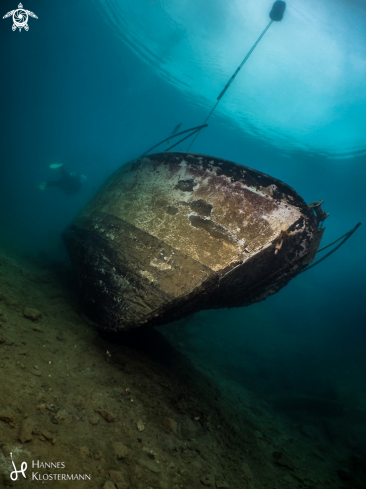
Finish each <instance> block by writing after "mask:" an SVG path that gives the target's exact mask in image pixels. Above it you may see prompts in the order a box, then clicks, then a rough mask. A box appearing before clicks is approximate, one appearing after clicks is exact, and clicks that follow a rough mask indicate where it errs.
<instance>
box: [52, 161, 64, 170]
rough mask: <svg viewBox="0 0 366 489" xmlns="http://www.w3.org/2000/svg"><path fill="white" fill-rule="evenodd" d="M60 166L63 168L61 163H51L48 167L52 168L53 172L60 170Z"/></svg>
mask: <svg viewBox="0 0 366 489" xmlns="http://www.w3.org/2000/svg"><path fill="white" fill-rule="evenodd" d="M61 166H64V164H63V163H52V165H50V168H52V170H54V169H55V168H60V167H61Z"/></svg>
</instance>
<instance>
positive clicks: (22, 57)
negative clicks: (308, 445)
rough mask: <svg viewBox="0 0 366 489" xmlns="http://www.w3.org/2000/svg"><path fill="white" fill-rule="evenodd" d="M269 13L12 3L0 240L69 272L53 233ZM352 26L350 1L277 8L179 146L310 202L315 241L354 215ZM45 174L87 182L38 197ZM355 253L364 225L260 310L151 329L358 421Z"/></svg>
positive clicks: (208, 93) (361, 187)
mask: <svg viewBox="0 0 366 489" xmlns="http://www.w3.org/2000/svg"><path fill="white" fill-rule="evenodd" d="M15 3H16V2H15ZM13 4H14V2H11V1H8V0H7V1H6V2H3V6H2V10H3V14H2V15H4V14H5V13H6V11H9V10H11V9H13V8H15V4H14V5H13ZM271 5H272V4H271V2H266V1H265V0H258V1H254V0H250V1H248V2H238V1H234V2H230V4H229V5H228V2H224V1H223V0H214V1H213V2H210V3H209V5H208V2H206V1H201V0H198V1H193V0H186V1H180V2H168V1H159V0H151V1H150V0H146V1H142V0H124V1H122V0H119V1H117V0H115V1H107V0H105V1H99V0H98V1H95V2H87V1H86V0H79V1H76V2H74V3H73V6H72V8H70V6H65V5H64V4H63V3H61V2H56V3H55V2H45V1H41V0H40V1H38V2H36V3H34V4H32V5H30V6H29V7H28V6H26V7H27V8H30V9H32V10H33V11H34V12H35V13H36V14H37V16H38V19H30V20H29V31H28V32H25V31H24V30H22V32H19V31H15V32H13V31H12V30H11V24H12V21H11V19H4V20H1V24H0V36H1V53H2V78H1V82H0V83H1V95H2V102H1V104H2V107H1V148H2V154H1V178H0V226H1V234H0V236H3V238H4V239H5V238H6V239H7V240H8V239H10V240H14V241H15V242H21V243H22V245H23V246H25V247H26V248H27V250H29V253H31V254H33V255H35V256H41V257H42V258H43V259H45V260H46V261H47V262H48V263H49V262H52V263H53V262H54V261H63V262H65V263H67V256H66V253H65V250H63V248H62V246H61V245H60V244H59V236H60V234H61V232H62V231H63V230H64V228H65V227H66V225H67V224H68V223H69V222H70V220H71V219H72V218H73V217H74V216H75V215H76V214H77V212H78V211H79V210H80V209H81V208H82V207H83V206H84V205H85V204H86V203H87V202H88V201H89V199H90V198H91V197H92V196H93V195H94V194H95V192H96V191H97V189H98V188H99V187H100V185H101V184H102V183H103V182H104V180H105V179H106V178H107V176H109V175H110V174H111V173H112V172H113V171H114V170H115V169H117V168H118V167H119V166H120V165H122V164H123V163H126V162H128V161H130V160H132V159H133V158H135V157H138V156H139V155H140V154H142V153H143V152H144V151H145V150H147V149H148V148H149V147H151V146H153V145H154V144H155V143H157V142H158V141H160V140H162V139H164V138H166V137H168V136H169V134H170V133H171V132H172V131H173V129H174V128H175V127H176V126H177V125H178V124H179V123H182V126H181V130H184V129H187V128H189V127H193V126H196V125H199V124H202V123H203V121H204V120H205V118H206V116H207V115H208V112H209V110H210V109H211V108H212V107H213V105H214V104H215V101H216V97H217V96H218V95H219V93H220V92H221V90H222V89H223V87H224V86H225V84H226V83H227V81H228V80H229V78H230V76H231V75H232V73H233V72H234V71H235V69H236V68H237V66H238V65H239V64H240V62H241V61H242V59H243V57H244V56H245V54H246V53H247V52H248V50H249V49H250V48H251V46H252V45H253V43H254V42H255V40H256V39H257V37H258V36H259V35H260V33H261V32H262V31H263V29H264V28H265V27H266V25H267V24H268V21H269V18H268V12H269V10H270V8H271ZM365 29H366V7H365V6H364V5H363V3H362V2H358V1H354V0H353V1H350V0H349V1H347V2H346V1H345V0H342V1H341V0H336V1H334V2H330V1H325V2H322V3H319V2H316V1H315V0H309V1H307V2H300V1H299V0H293V1H291V2H290V1H289V2H288V6H287V10H286V13H285V16H284V19H283V20H282V22H280V23H274V24H273V25H272V26H271V27H270V29H269V30H268V32H267V33H266V35H265V36H264V38H263V39H262V40H261V42H260V43H259V45H258V46H257V48H256V50H255V51H254V52H253V54H252V55H251V57H250V59H249V60H248V62H247V63H246V64H245V65H244V67H243V69H242V71H241V72H240V74H239V75H238V77H237V78H236V79H235V82H234V83H233V85H232V86H231V87H230V89H229V90H228V92H227V93H226V95H225V97H224V99H223V100H222V102H221V103H220V105H219V106H218V108H217V110H216V111H215V113H214V115H213V116H212V117H211V119H210V121H209V127H208V128H206V129H205V130H204V131H202V133H201V134H200V135H199V137H198V138H197V140H196V141H195V143H194V146H192V148H191V149H192V151H194V152H197V153H204V154H211V155H215V156H218V157H222V158H226V159H228V160H231V161H235V162H237V163H240V164H243V165H247V166H250V167H253V168H255V169H257V170H260V171H263V172H265V173H268V174H270V175H272V176H274V177H276V178H279V179H281V180H283V181H284V182H286V183H287V184H289V185H291V186H292V187H294V188H295V189H296V191H298V192H299V194H300V195H301V196H302V197H303V198H304V199H305V200H306V202H313V201H315V200H319V199H324V200H325V203H324V206H323V207H324V210H325V211H326V212H329V213H330V217H329V218H328V219H327V221H326V224H325V227H326V231H325V234H324V237H323V243H324V244H326V243H328V242H331V241H333V240H334V239H336V238H337V237H339V236H340V235H342V234H344V233H345V232H347V231H348V230H349V229H351V228H352V227H353V226H355V225H356V224H357V223H358V222H360V221H361V222H363V223H364V222H365V217H366V199H365V181H366V159H365V158H366V156H365V151H366V132H365V126H366V91H365V85H364V80H365V75H366V38H365V35H364V32H365ZM178 149H180V150H182V151H185V150H186V149H187V145H185V144H182V145H180V146H179V147H178ZM52 163H64V164H65V167H67V168H68V169H69V171H75V172H77V173H79V174H84V175H86V176H87V180H86V181H85V182H84V184H83V186H82V189H81V191H80V193H78V194H77V195H74V196H65V195H64V194H63V193H62V192H61V191H59V189H46V190H44V191H42V190H39V189H38V188H37V186H38V184H39V183H40V182H41V181H44V180H52V179H55V178H57V177H58V173H57V172H58V170H55V169H50V168H49V165H50V164H52ZM365 240H366V231H365V226H364V225H362V226H361V227H360V229H359V230H358V231H357V232H356V234H355V235H354V236H353V237H352V238H351V239H350V240H349V241H347V243H346V244H345V245H344V246H343V247H342V248H341V249H340V250H339V251H338V252H337V253H335V254H334V255H332V256H331V257H330V258H329V259H327V260H326V261H325V262H324V263H322V264H320V265H319V266H318V267H316V268H314V269H313V270H311V271H309V272H307V273H304V274H302V275H301V276H299V277H297V278H296V279H294V280H293V281H292V282H291V283H290V284H289V285H288V286H287V287H286V288H285V289H283V290H282V291H281V292H280V293H278V294H277V295H275V296H273V297H271V298H269V299H268V300H266V301H265V302H263V303H260V304H256V305H255V306H251V307H250V308H248V309H238V310H222V311H219V312H218V313H217V312H215V313H212V312H205V313H200V314H198V315H197V316H195V317H194V318H193V319H192V320H191V321H190V322H189V323H188V324H186V325H185V326H184V328H181V327H179V326H176V325H174V326H172V327H171V329H170V330H169V328H170V327H169V326H166V327H164V332H166V334H167V335H169V336H171V339H172V341H173V342H176V343H180V344H181V348H182V351H184V352H185V353H186V354H187V355H189V354H190V353H191V352H192V353H194V355H196V356H197V355H198V356H200V357H201V359H202V360H203V361H205V362H207V363H208V364H209V363H210V362H212V363H215V365H218V366H219V367H220V368H221V369H223V371H225V372H226V373H227V374H228V375H229V376H231V378H233V379H235V381H237V382H238V383H240V384H242V385H245V386H246V387H247V388H249V389H253V390H254V391H255V392H256V393H257V394H258V395H260V396H264V398H266V396H267V397H269V396H273V395H275V394H276V395H278V396H280V395H281V396H288V395H290V394H291V395H296V396H298V395H305V396H312V397H316V398H322V397H324V398H327V399H328V398H332V399H338V400H342V402H343V401H345V402H346V403H347V402H348V403H349V404H350V405H351V407H354V406H357V407H358V408H359V409H361V410H365V411H366V398H365V394H364V393H365V389H366V383H365V378H366V375H365V374H366V362H365V358H366V328H365V326H366V313H365V292H366V289H365V276H366V259H365ZM347 422H348V420H347ZM356 432H357V444H358V445H357V446H361V447H362V448H363V449H365V445H366V444H365V441H364V439H363V440H362V438H363V436H364V435H365V434H366V428H365V423H364V422H363V423H361V424H358V425H357V428H356V427H355V426H354V425H352V424H351V423H350V424H349V433H351V434H352V436H355V437H356V434H355V433H356ZM360 434H361V435H362V436H361V435H360Z"/></svg>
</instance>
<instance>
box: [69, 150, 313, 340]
mask: <svg viewBox="0 0 366 489" xmlns="http://www.w3.org/2000/svg"><path fill="white" fill-rule="evenodd" d="M64 241H65V244H66V247H67V249H68V252H69V255H70V258H71V261H72V264H73V267H74V269H75V272H76V276H77V279H78V283H79V290H80V298H81V302H82V305H83V307H84V310H85V312H86V314H87V315H88V316H89V318H90V319H91V320H92V321H94V322H95V323H97V324H98V325H99V326H100V327H102V328H105V329H108V330H113V331H123V330H128V329H131V328H136V327H139V326H143V325H146V326H147V325H158V324H165V323H169V322H171V321H175V320H178V319H181V318H183V317H185V316H187V315H189V314H192V313H194V312H197V311H199V310H202V309H212V308H222V307H239V306H245V305H249V304H252V303H253V302H257V301H260V300H263V299H265V298H266V297H268V296H269V295H271V294H274V293H275V292H277V291H278V290H279V289H281V288H282V287H283V286H284V285H286V284H287V283H288V281H289V280H290V279H291V278H292V277H294V276H295V275H297V274H298V273H299V272H300V271H301V270H302V268H304V266H305V265H306V264H307V263H308V262H309V256H310V255H311V258H313V255H314V244H315V245H316V248H317V246H318V245H319V242H320V239H319V230H318V221H317V218H316V217H315V215H314V213H313V212H312V211H311V210H310V209H309V208H308V207H307V205H306V203H305V202H304V200H303V199H302V198H301V197H300V196H299V195H298V194H297V193H296V192H295V191H294V190H293V189H292V188H291V187H289V186H288V185H286V184H284V183H283V182H281V181H279V180H277V179H275V178H272V177H270V176H268V175H265V174H263V173H260V172H258V171H256V170H253V169H251V168H248V167H245V166H242V165H237V164H235V163H232V162H229V161H226V160H222V159H219V158H215V157H211V156H205V155H198V154H191V153H159V154H155V155H150V156H148V157H145V158H141V159H138V160H135V161H133V162H131V163H129V164H127V165H124V166H122V167H121V168H120V169H119V170H117V171H116V172H115V173H114V174H113V175H112V176H111V177H110V178H109V179H108V180H107V182H106V183H105V184H104V186H103V187H102V188H101V190H100V191H99V193H98V194H97V195H96V197H94V198H93V200H92V201H91V202H90V203H89V204H88V205H87V206H86V207H85V208H84V209H83V211H82V212H81V213H80V214H79V216H78V217H77V218H76V219H75V221H74V222H73V223H72V224H71V225H70V226H69V227H68V229H67V230H66V231H65V233H64ZM312 242H313V246H311V245H312ZM309 249H310V250H311V253H309Z"/></svg>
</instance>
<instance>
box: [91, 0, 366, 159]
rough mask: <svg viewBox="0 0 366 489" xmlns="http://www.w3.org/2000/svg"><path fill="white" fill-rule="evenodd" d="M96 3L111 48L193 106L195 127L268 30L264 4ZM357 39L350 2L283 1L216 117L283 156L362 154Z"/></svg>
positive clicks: (363, 10) (365, 110) (362, 13)
mask: <svg viewBox="0 0 366 489" xmlns="http://www.w3.org/2000/svg"><path fill="white" fill-rule="evenodd" d="M99 2H100V3H101V5H102V7H103V9H102V10H103V12H104V13H105V16H106V18H107V19H108V21H109V22H111V23H112V25H113V26H114V27H115V29H116V32H117V33H118V35H119V36H120V37H121V39H122V40H123V41H124V42H125V43H126V44H128V45H129V46H130V48H131V49H133V51H134V52H135V53H136V54H138V56H139V57H141V58H142V59H143V60H144V61H145V62H147V63H148V64H149V65H150V66H151V67H153V69H154V70H155V71H156V72H157V73H158V74H159V75H160V76H162V77H163V78H164V79H165V80H167V81H169V82H170V83H172V84H174V85H175V86H176V87H178V88H179V89H180V90H181V91H182V92H183V94H184V97H186V98H188V99H190V101H192V102H194V103H196V104H199V105H200V106H202V121H203V120H204V119H205V118H206V116H207V115H208V111H209V110H210V109H211V108H212V106H213V105H214V104H215V102H216V98H217V97H218V95H219V94H220V92H221V91H222V89H223V88H224V86H225V84H226V83H227V82H228V80H229V79H230V77H231V75H232V74H233V72H234V71H235V70H236V68H237V67H238V65H239V64H240V63H241V61H242V59H243V58H244V56H245V55H246V53H247V52H248V51H249V49H250V48H251V46H252V45H253V43H254V42H255V41H256V39H257V37H258V36H259V35H260V33H261V32H262V30H263V29H264V28H265V26H266V25H267V24H268V21H269V12H270V10H271V8H272V4H273V1H272V0H270V1H268V0H247V1H245V2H243V1H238V0H235V1H233V2H230V3H228V2H225V1H224V0H211V1H210V2H207V0H180V1H179V2H177V1H171V0H170V1H167V0H144V1H143V0H99ZM365 31H366V5H364V4H363V2H361V1H360V0H347V1H346V0H333V1H329V0H325V1H324V2H319V1H318V0H306V1H304V0H291V1H289V2H288V3H287V9H286V12H285V15H284V18H283V20H282V21H281V22H274V23H273V24H272V26H271V27H270V29H269V30H268V32H267V33H266V35H265V36H264V38H263V39H262V40H261V42H260V43H259V45H258V46H257V48H256V50H255V51H254V53H253V54H252V56H251V57H250V59H249V60H248V62H247V63H246V65H245V67H244V68H243V70H242V71H241V72H240V74H239V75H238V77H237V78H236V79H235V82H234V83H233V84H232V86H231V87H230V89H229V90H228V92H227V93H226V95H225V97H224V98H223V100H222V101H221V103H220V104H219V106H218V108H217V112H216V115H217V114H221V115H224V116H226V117H228V118H230V119H231V120H232V121H234V122H235V123H236V124H238V125H239V126H240V127H241V128H242V129H243V130H244V131H245V132H247V133H249V134H251V135H253V136H256V137H260V138H262V139H267V140H268V141H269V142H271V143H272V144H274V145H276V146H277V147H280V148H282V149H284V150H291V149H296V148H302V149H305V150H310V151H316V152H318V153H324V154H326V155H328V156H333V157H349V156H350V155H354V154H360V153H364V152H366V132H365V130H364V128H365V127H366V89H365V79H366V42H365V36H364V32H365ZM163 102H164V101H162V103H163ZM202 121H192V125H194V124H196V123H197V124H199V123H202ZM213 123H214V118H212V119H211V124H213Z"/></svg>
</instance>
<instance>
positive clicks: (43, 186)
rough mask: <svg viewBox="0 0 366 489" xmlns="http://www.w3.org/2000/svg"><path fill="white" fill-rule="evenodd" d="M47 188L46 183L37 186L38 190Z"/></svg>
mask: <svg viewBox="0 0 366 489" xmlns="http://www.w3.org/2000/svg"><path fill="white" fill-rule="evenodd" d="M46 187H47V182H41V183H40V184H39V185H38V188H39V190H44V189H45V188H46Z"/></svg>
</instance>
